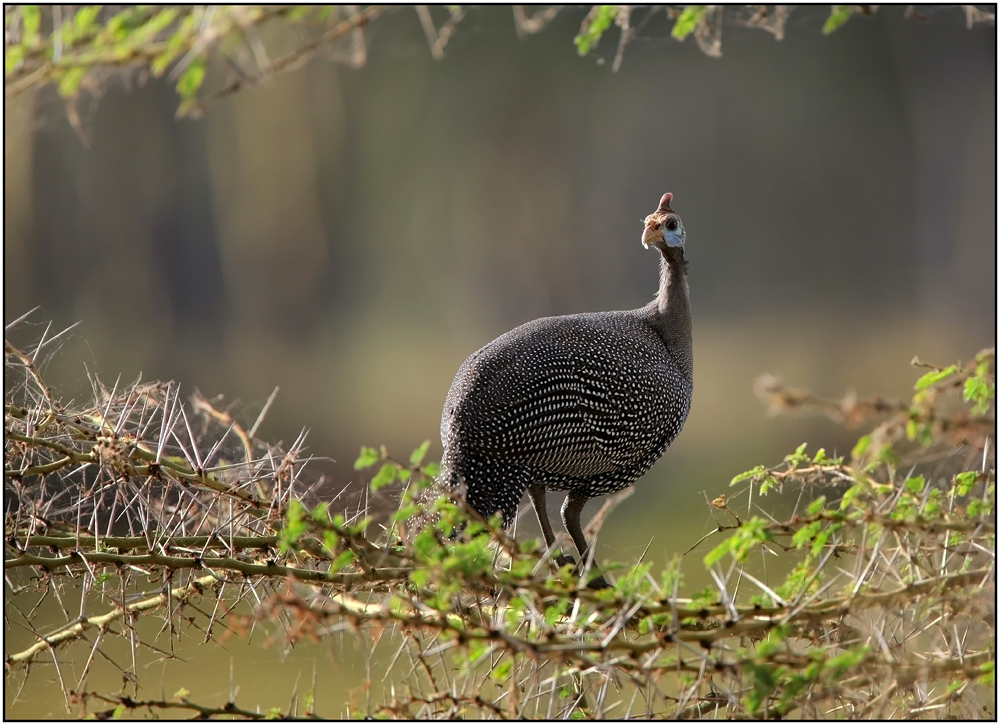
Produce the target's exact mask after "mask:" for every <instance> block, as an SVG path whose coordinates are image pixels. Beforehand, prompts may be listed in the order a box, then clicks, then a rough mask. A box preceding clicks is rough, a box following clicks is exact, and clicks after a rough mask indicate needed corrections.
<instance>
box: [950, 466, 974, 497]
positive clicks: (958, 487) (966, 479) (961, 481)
mask: <svg viewBox="0 0 1000 725" xmlns="http://www.w3.org/2000/svg"><path fill="white" fill-rule="evenodd" d="M978 477H979V474H978V473H976V472H975V471H963V472H962V473H959V474H958V475H957V476H955V493H956V494H957V495H959V496H968V495H969V494H970V493H972V488H973V486H975V485H976V479H977V478H978Z"/></svg>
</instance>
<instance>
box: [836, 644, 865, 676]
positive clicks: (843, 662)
mask: <svg viewBox="0 0 1000 725" xmlns="http://www.w3.org/2000/svg"><path fill="white" fill-rule="evenodd" d="M868 651H869V650H868V646H867V645H862V646H860V647H856V648H854V649H849V650H847V651H846V652H843V653H841V654H839V655H837V656H835V657H831V658H830V659H828V660H827V661H826V667H827V669H829V670H832V671H833V674H834V676H835V677H839V676H840V675H843V674H844V673H845V672H847V670H849V669H850V668H852V667H857V666H858V665H859V664H861V663H862V662H864V659H865V657H866V656H867V655H868Z"/></svg>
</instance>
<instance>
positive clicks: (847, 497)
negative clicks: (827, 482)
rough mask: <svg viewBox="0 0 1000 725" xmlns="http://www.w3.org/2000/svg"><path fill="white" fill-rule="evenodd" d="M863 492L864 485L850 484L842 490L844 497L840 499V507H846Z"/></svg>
mask: <svg viewBox="0 0 1000 725" xmlns="http://www.w3.org/2000/svg"><path fill="white" fill-rule="evenodd" d="M864 492H865V487H864V486H860V485H855V486H851V487H850V488H849V489H847V490H846V491H844V497H843V498H842V499H840V508H842V509H846V508H847V507H848V506H850V505H851V502H852V501H853V500H854V499H856V498H857V497H858V496H860V495H861V494H862V493H864Z"/></svg>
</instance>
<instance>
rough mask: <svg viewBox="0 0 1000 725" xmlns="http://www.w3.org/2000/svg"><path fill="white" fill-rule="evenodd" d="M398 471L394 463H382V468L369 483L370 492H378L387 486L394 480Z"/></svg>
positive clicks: (397, 466)
mask: <svg viewBox="0 0 1000 725" xmlns="http://www.w3.org/2000/svg"><path fill="white" fill-rule="evenodd" d="M398 471H399V465H398V464H396V463H384V464H382V468H380V469H379V471H378V473H376V474H375V478H373V479H372V482H371V486H370V487H371V490H372V491H373V492H374V491H378V490H379V489H380V488H382V487H384V486H388V485H389V484H390V483H392V482H393V481H395V480H396V474H397V473H398Z"/></svg>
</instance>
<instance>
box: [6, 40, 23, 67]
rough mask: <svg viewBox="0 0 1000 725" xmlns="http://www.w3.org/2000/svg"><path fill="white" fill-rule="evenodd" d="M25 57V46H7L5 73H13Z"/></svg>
mask: <svg viewBox="0 0 1000 725" xmlns="http://www.w3.org/2000/svg"><path fill="white" fill-rule="evenodd" d="M23 59H24V46H23V45H12V46H10V47H9V48H7V52H6V53H5V54H4V60H3V67H4V72H5V73H12V72H13V71H14V69H15V68H17V65H18V63H20V62H21V61H22V60H23Z"/></svg>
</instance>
